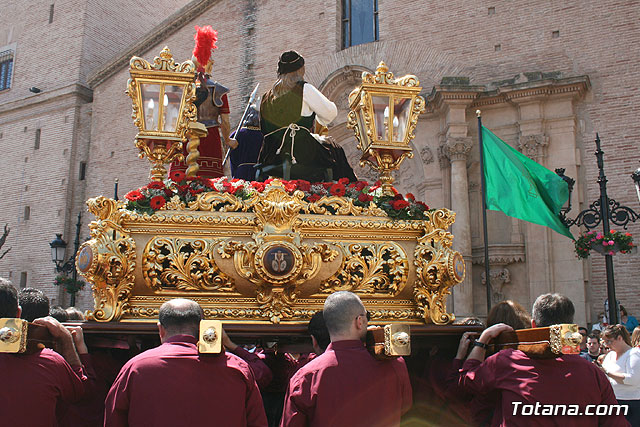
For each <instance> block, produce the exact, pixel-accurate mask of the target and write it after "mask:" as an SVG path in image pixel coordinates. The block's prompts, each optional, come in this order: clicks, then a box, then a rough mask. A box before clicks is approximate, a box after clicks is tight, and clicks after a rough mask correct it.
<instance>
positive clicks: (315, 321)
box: [307, 311, 331, 351]
mask: <svg viewBox="0 0 640 427" xmlns="http://www.w3.org/2000/svg"><path fill="white" fill-rule="evenodd" d="M307 331H308V332H309V335H313V337H314V338H315V339H316V341H318V345H319V346H320V348H321V349H322V350H323V351H324V350H326V349H327V347H328V346H329V343H330V342H331V338H330V337H329V330H328V329H327V325H326V324H325V323H324V316H323V314H322V311H318V312H316V313H315V314H314V315H313V316H312V317H311V320H309V326H307Z"/></svg>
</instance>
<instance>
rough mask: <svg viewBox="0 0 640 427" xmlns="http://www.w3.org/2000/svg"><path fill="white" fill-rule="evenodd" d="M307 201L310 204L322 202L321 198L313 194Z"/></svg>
mask: <svg viewBox="0 0 640 427" xmlns="http://www.w3.org/2000/svg"><path fill="white" fill-rule="evenodd" d="M307 200H308V201H309V203H315V202H317V201H318V200H320V196H319V195H317V194H312V195H310V196H309V197H307Z"/></svg>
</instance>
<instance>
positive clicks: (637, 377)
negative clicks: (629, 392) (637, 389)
mask: <svg viewBox="0 0 640 427" xmlns="http://www.w3.org/2000/svg"><path fill="white" fill-rule="evenodd" d="M626 368H627V372H624V373H623V374H624V380H623V381H622V382H623V383H624V384H627V385H632V386H639V385H640V350H639V349H637V348H632V349H631V351H630V352H629V360H628V362H627V366H626Z"/></svg>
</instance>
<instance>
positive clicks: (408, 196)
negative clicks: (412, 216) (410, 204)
mask: <svg viewBox="0 0 640 427" xmlns="http://www.w3.org/2000/svg"><path fill="white" fill-rule="evenodd" d="M404 197H405V199H407V200H411V201H415V200H416V197H415V196H414V195H413V194H411V193H407V194H406V195H405V196H404Z"/></svg>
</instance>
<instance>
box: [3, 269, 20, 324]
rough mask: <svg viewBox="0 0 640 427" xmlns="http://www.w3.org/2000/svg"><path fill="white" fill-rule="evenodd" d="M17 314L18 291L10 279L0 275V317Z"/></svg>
mask: <svg viewBox="0 0 640 427" xmlns="http://www.w3.org/2000/svg"><path fill="white" fill-rule="evenodd" d="M17 314H18V291H16V288H14V287H13V284H12V283H11V281H9V280H7V279H3V278H2V277H0V317H16V315H17Z"/></svg>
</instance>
